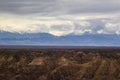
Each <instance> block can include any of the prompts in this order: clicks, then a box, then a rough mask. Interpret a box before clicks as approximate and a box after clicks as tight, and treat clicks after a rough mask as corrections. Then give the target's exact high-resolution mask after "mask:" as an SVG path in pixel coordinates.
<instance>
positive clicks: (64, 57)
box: [0, 48, 120, 80]
mask: <svg viewBox="0 0 120 80" xmlns="http://www.w3.org/2000/svg"><path fill="white" fill-rule="evenodd" d="M0 80H120V49H99V48H97V49H0Z"/></svg>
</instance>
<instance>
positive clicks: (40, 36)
mask: <svg viewBox="0 0 120 80" xmlns="http://www.w3.org/2000/svg"><path fill="white" fill-rule="evenodd" d="M0 45H40V46H42V45H43V46H44V45H46V46H47V45H48V46H49V45H53V46H120V36H119V35H116V34H83V35H74V34H69V35H66V36H59V37H58V36H54V35H52V34H48V33H24V34H20V33H11V32H3V31H0Z"/></svg>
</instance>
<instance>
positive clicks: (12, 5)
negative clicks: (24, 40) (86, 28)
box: [0, 0, 120, 15]
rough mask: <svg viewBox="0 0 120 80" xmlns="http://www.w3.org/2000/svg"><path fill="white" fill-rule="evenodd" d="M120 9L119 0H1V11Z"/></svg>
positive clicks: (106, 10) (75, 12) (74, 11)
mask: <svg viewBox="0 0 120 80" xmlns="http://www.w3.org/2000/svg"><path fill="white" fill-rule="evenodd" d="M119 11H120V1H119V0H74V1H73V0H0V12H8V13H15V14H34V13H39V14H41V15H56V14H58V15H63V14H81V13H85V14H87V13H110V12H119Z"/></svg>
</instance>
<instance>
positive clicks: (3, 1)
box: [0, 0, 120, 36]
mask: <svg viewBox="0 0 120 80" xmlns="http://www.w3.org/2000/svg"><path fill="white" fill-rule="evenodd" d="M0 30H1V31H8V32H18V33H36V32H42V33H43V32H45V33H50V34H53V35H56V36H63V35H67V34H71V33H73V34H76V35H82V34H84V33H89V34H120V0H0Z"/></svg>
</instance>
